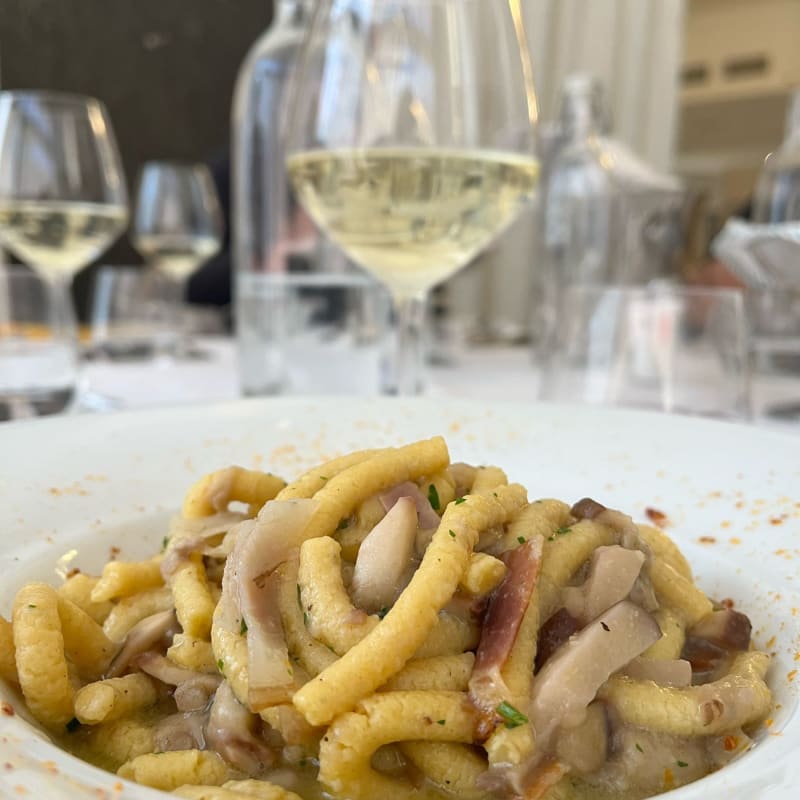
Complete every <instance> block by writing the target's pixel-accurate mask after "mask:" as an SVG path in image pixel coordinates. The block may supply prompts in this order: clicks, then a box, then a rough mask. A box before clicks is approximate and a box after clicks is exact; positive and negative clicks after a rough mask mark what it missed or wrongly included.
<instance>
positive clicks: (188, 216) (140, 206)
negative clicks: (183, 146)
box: [131, 161, 223, 290]
mask: <svg viewBox="0 0 800 800" xmlns="http://www.w3.org/2000/svg"><path fill="white" fill-rule="evenodd" d="M222 234H223V223H222V212H221V211H220V207H219V201H218V199H217V192H216V189H215V187H214V181H213V178H212V177H211V173H210V172H209V170H208V168H207V167H205V166H204V165H202V164H181V163H175V162H166V161H149V162H148V163H146V164H145V165H144V166H143V168H142V172H141V175H140V177H139V187H138V190H137V194H136V208H135V210H134V215H133V222H132V225H131V240H132V242H133V245H134V247H136V249H137V250H138V251H139V253H140V254H141V255H142V257H143V258H144V259H145V260H146V261H148V262H149V263H150V264H152V265H153V266H154V267H155V268H156V269H157V270H159V271H160V272H161V273H162V274H164V275H165V276H167V277H168V278H170V279H171V280H172V281H174V282H175V283H176V284H179V285H180V287H181V290H182V289H183V285H184V284H185V282H186V280H187V279H188V278H189V276H190V275H191V274H192V273H193V272H194V271H195V270H196V269H197V268H198V267H199V266H201V265H202V264H203V263H204V262H205V261H208V259H209V258H211V257H212V256H214V255H216V253H217V252H219V249H220V246H221V244H222Z"/></svg>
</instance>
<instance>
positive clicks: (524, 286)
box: [448, 0, 687, 339]
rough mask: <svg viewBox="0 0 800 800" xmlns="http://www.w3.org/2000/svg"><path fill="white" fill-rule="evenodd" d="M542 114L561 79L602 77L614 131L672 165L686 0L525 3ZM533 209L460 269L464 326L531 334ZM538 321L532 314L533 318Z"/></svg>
mask: <svg viewBox="0 0 800 800" xmlns="http://www.w3.org/2000/svg"><path fill="white" fill-rule="evenodd" d="M521 2H522V6H523V12H524V15H525V23H526V29H527V33H528V39H529V44H530V48H531V54H532V57H533V61H534V70H535V80H536V88H537V92H538V99H539V106H540V113H541V118H542V119H543V120H553V119H554V118H555V117H556V115H557V113H558V98H559V93H560V89H561V85H562V82H563V80H564V77H565V76H566V75H568V74H569V73H570V72H574V71H583V72H589V73H591V74H593V75H596V76H598V77H600V78H601V79H602V80H603V82H604V83H605V86H606V89H607V90H608V96H609V99H610V104H611V110H612V114H613V118H614V135H615V136H616V137H617V138H619V139H622V140H623V141H624V142H626V143H627V144H629V145H630V146H631V147H632V148H633V149H634V150H635V151H636V152H637V153H638V154H639V155H640V156H641V157H642V158H644V159H645V160H646V161H648V162H649V163H651V164H652V165H653V166H655V167H658V168H660V169H662V170H664V171H669V170H670V169H671V167H672V162H673V153H674V145H675V133H676V128H677V115H678V103H679V90H680V87H679V84H678V74H679V68H680V63H681V59H682V54H683V41H684V13H685V6H686V3H687V0H521ZM537 250H538V243H537V241H536V223H535V212H534V211H531V212H529V213H527V214H525V215H524V217H523V219H521V220H520V221H519V222H518V223H517V224H516V225H515V226H514V227H513V228H512V229H511V230H510V231H509V232H508V234H506V235H505V236H504V237H503V238H502V239H501V240H500V241H499V242H497V243H496V244H495V245H494V247H492V249H491V250H490V251H488V252H487V253H485V254H484V255H483V256H482V257H481V259H480V260H479V262H478V263H477V264H475V265H474V266H473V267H471V268H470V269H469V270H468V271H467V272H466V273H464V274H462V275H460V276H456V278H454V279H452V280H451V281H450V283H449V286H448V297H449V299H450V302H451V303H452V307H453V308H454V310H456V313H457V314H458V315H459V316H460V317H461V318H462V319H463V320H464V321H465V324H466V327H467V328H474V327H476V326H477V327H481V328H483V329H489V330H490V331H492V332H493V333H494V334H495V335H500V336H502V337H507V338H509V339H513V338H516V337H517V336H521V335H524V334H525V332H526V331H530V330H531V329H532V327H533V328H534V329H535V324H534V325H533V326H531V316H532V311H531V309H532V308H533V307H534V302H533V301H534V298H535V296H537V295H538V296H540V297H541V294H542V288H543V287H542V286H541V285H539V286H538V287H537V280H539V281H540V280H541V275H540V274H539V272H538V271H537V269H536V263H535V262H536V253H537ZM534 323H535V320H534Z"/></svg>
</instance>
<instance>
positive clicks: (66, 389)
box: [0, 268, 78, 421]
mask: <svg viewBox="0 0 800 800" xmlns="http://www.w3.org/2000/svg"><path fill="white" fill-rule="evenodd" d="M69 303H70V299H69V297H68V296H67V294H66V292H65V291H64V290H63V284H61V283H59V282H49V281H46V280H43V279H42V278H40V277H39V276H38V275H36V274H35V273H33V272H30V271H28V270H25V269H22V268H20V269H16V268H13V269H9V270H0V420H2V421H5V420H10V419H21V418H25V417H35V416H40V415H44V414H57V413H59V412H62V411H64V410H66V409H67V408H68V407H69V406H70V404H71V403H72V401H73V399H74V397H75V391H76V386H77V377H78V354H77V343H76V340H75V336H74V328H73V327H72V325H71V324H69V320H70V319H71V315H70V314H69V313H68V311H67V312H65V309H68V308H69Z"/></svg>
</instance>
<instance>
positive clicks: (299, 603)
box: [297, 583, 303, 608]
mask: <svg viewBox="0 0 800 800" xmlns="http://www.w3.org/2000/svg"><path fill="white" fill-rule="evenodd" d="M297 605H299V606H300V608H302V607H303V601H302V599H301V597H300V584H299V583H298V584H297Z"/></svg>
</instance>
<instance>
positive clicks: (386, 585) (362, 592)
mask: <svg viewBox="0 0 800 800" xmlns="http://www.w3.org/2000/svg"><path fill="white" fill-rule="evenodd" d="M437 519H438V518H437ZM416 535H417V507H416V505H415V504H414V500H413V499H412V498H410V497H400V498H398V499H397V500H396V502H395V503H394V505H393V506H392V507H391V508H390V509H389V511H388V512H387V514H386V516H385V517H384V518H383V519H382V520H381V521H380V522H379V523H378V524H377V525H376V526H375V527H374V528H373V529H372V530H371V531H370V532H369V533H368V534H367V537H366V538H365V539H364V541H363V542H362V543H361V547H360V548H359V550H358V557H357V558H356V566H355V571H354V572H353V580H352V583H351V585H350V591H351V594H352V597H353V602H354V603H355V604H356V605H357V606H358V607H359V608H361V609H363V610H364V611H366V612H367V613H369V614H374V613H377V612H378V611H380V610H381V609H382V608H390V607H391V606H393V605H394V603H395V600H397V598H398V597H399V596H400V593H401V592H402V591H403V588H404V587H405V585H406V583H407V580H408V576H409V572H410V570H411V568H412V566H413V554H414V543H415V540H416Z"/></svg>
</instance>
